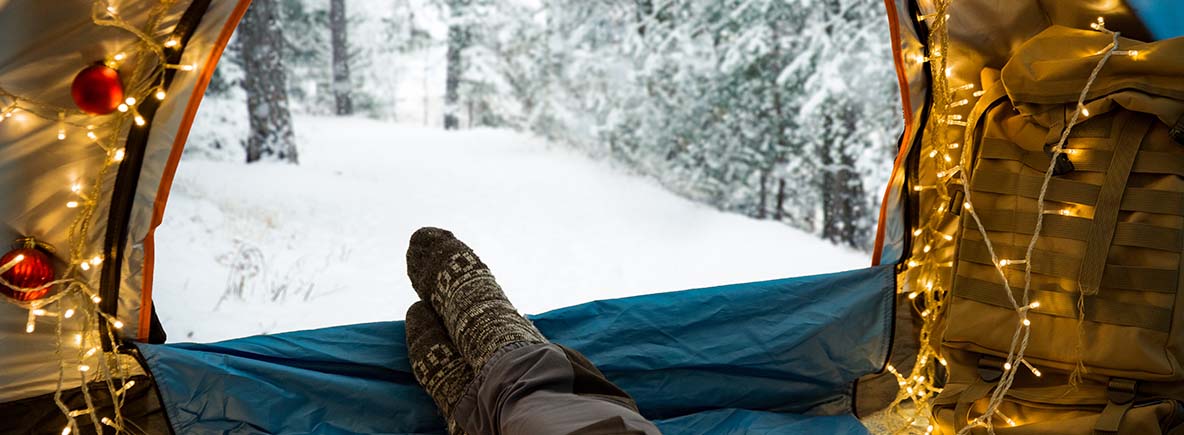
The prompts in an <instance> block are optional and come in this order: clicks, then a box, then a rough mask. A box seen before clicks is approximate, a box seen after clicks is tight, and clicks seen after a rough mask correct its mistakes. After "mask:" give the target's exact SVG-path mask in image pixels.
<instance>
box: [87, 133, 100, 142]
mask: <svg viewBox="0 0 1184 435" xmlns="http://www.w3.org/2000/svg"><path fill="white" fill-rule="evenodd" d="M86 137H89V138H90V140H98V139H99V137H98V136H96V135H95V132H93V131H88V132H86Z"/></svg>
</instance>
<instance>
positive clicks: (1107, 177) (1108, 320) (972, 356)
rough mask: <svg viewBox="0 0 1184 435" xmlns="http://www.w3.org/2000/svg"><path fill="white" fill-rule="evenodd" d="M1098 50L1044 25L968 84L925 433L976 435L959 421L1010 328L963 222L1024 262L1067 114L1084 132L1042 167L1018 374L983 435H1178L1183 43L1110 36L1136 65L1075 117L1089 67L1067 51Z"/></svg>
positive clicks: (1013, 319) (975, 428)
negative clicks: (947, 289) (941, 370)
mask: <svg viewBox="0 0 1184 435" xmlns="http://www.w3.org/2000/svg"><path fill="white" fill-rule="evenodd" d="M1110 38H1111V37H1110V36H1109V35H1106V34H1102V33H1101V32H1090V31H1083V30H1074V29H1068V28H1065V27H1056V26H1054V27H1051V28H1049V29H1047V30H1045V31H1044V32H1042V33H1040V34H1039V35H1037V36H1035V37H1033V38H1032V39H1030V40H1029V41H1027V42H1026V43H1025V44H1024V45H1023V46H1022V47H1021V48H1020V49H1019V50H1018V51H1017V52H1016V54H1015V55H1014V56H1013V57H1012V58H1011V59H1010V60H1009V61H1008V63H1007V65H1006V66H1004V67H1003V69H1002V70H1001V71H990V70H988V71H984V72H983V83H984V86H983V91H984V92H983V94H982V96H981V98H980V99H978V100H977V101H975V102H973V104H974V105H973V109H972V110H971V112H970V113H969V116H967V118H966V121H967V124H968V128H967V135H966V141H965V145H966V146H965V147H964V151H963V155H962V164H963V167H965V168H970V171H969V172H968V174H967V175H968V179H969V180H970V186H968V187H969V191H970V199H971V201H970V202H969V204H972V206H973V209H974V212H975V213H976V214H977V217H978V219H977V220H976V219H972V218H971V216H970V213H967V210H965V209H961V210H958V209H957V208H959V207H960V206H961V204H954V207H955V208H956V209H955V210H954V211H955V212H958V213H960V216H961V217H962V218H961V226H960V229H959V233H958V234H957V242H958V251H957V254H956V261H955V264H954V272H953V278H952V297H951V298H950V299H949V306H948V307H947V314H946V318H945V331H944V335H943V338H942V350H943V352H944V354H945V359H946V363H947V364H948V373H949V377H948V381H947V384H946V385H945V387H944V390H943V391H942V392H941V394H940V395H939V396H938V397H937V399H936V400H935V402H934V403H935V405H934V409H933V421H934V431H935V432H936V433H948V434H952V433H957V432H958V431H960V430H963V429H964V428H967V426H972V427H970V428H967V429H966V430H967V431H969V433H975V434H980V433H988V428H987V427H986V426H984V425H974V424H973V423H974V421H975V419H976V418H979V417H980V416H982V415H983V414H984V412H985V410H986V408H987V404H988V401H989V397H990V396H991V395H992V393H994V392H995V390H996V389H997V387H998V384H999V381H1000V378H1001V375H1002V374H1003V365H1004V363H1005V358H1006V357H1007V356H1008V350H1009V349H1010V348H1011V344H1012V340H1013V331H1014V330H1015V329H1016V328H1017V327H1019V316H1018V314H1017V311H1016V309H1014V308H1013V307H1014V306H1013V305H1012V302H1011V300H1010V299H1009V298H1008V297H1007V294H1006V290H1005V288H1004V286H1003V283H1002V278H1001V277H1000V275H999V273H998V271H997V270H996V269H995V267H994V264H995V263H994V262H993V258H992V256H991V252H990V251H989V250H988V244H987V243H986V242H985V241H984V239H983V236H982V232H983V231H980V228H979V223H978V222H981V226H982V230H985V232H986V233H987V234H988V235H989V238H990V241H991V245H992V247H993V249H994V253H995V254H996V256H995V257H994V259H996V260H1000V261H1001V263H1004V264H1006V263H1007V262H1006V261H1002V260H1006V259H1023V258H1025V253H1026V251H1027V248H1028V243H1029V241H1030V240H1031V237H1032V234H1033V232H1034V230H1035V225H1036V221H1037V219H1036V213H1037V199H1036V198H1038V197H1039V196H1040V193H1041V186H1042V185H1043V182H1044V177H1045V173H1046V170H1047V169H1048V168H1049V167H1050V163H1051V161H1050V159H1051V156H1052V155H1053V154H1052V153H1051V149H1052V147H1054V146H1055V145H1056V144H1057V143H1058V142H1059V141H1060V139H1061V135H1062V133H1063V131H1064V130H1065V128H1066V125H1067V124H1069V120H1070V118H1071V117H1072V116H1073V114H1074V112H1080V113H1081V115H1082V116H1083V118H1082V119H1083V120H1080V121H1079V122H1078V123H1077V124H1076V125H1075V126H1073V127H1072V129H1071V131H1070V134H1069V137H1068V140H1067V142H1066V145H1065V149H1066V154H1064V155H1063V156H1062V157H1061V158H1059V159H1058V161H1057V162H1056V163H1055V170H1054V171H1053V176H1052V177H1051V179H1050V180H1049V183H1048V187H1047V192H1046V194H1045V202H1044V208H1045V212H1044V218H1043V226H1042V229H1041V231H1040V237H1039V238H1038V239H1037V242H1036V245H1035V251H1034V252H1033V254H1032V256H1031V257H1030V258H1031V261H1030V262H1031V265H1030V266H1031V284H1030V286H1029V287H1028V289H1029V290H1028V298H1029V300H1030V301H1033V302H1037V304H1036V305H1037V306H1036V307H1034V308H1031V309H1030V310H1029V311H1028V312H1029V315H1028V319H1029V320H1030V322H1031V323H1030V333H1031V335H1030V338H1029V340H1028V344H1027V346H1026V351H1025V353H1024V360H1023V362H1024V367H1020V368H1019V369H1018V371H1017V372H1016V375H1015V378H1014V381H1013V383H1012V384H1011V386H1010V389H1008V390H1007V392H1006V395H1005V396H1003V401H1002V402H1001V404H1000V405H999V407H998V412H997V413H996V414H994V416H993V417H992V418H991V419H990V424H991V426H992V427H993V430H994V432H995V433H998V434H1094V433H1106V434H1140V435H1141V434H1161V433H1173V434H1175V433H1184V429H1181V427H1182V423H1184V406H1182V404H1184V301H1182V300H1181V295H1182V294H1184V292H1182V291H1181V285H1182V284H1184V281H1181V279H1180V270H1181V265H1182V263H1184V255H1181V253H1182V251H1184V40H1181V39H1179V38H1177V39H1171V40H1165V41H1159V42H1155V43H1140V42H1138V41H1132V40H1127V39H1122V41H1121V43H1120V47H1123V49H1124V50H1137V51H1133V52H1131V51H1128V52H1124V53H1123V55H1121V56H1114V57H1113V58H1112V59H1110V60H1109V63H1107V64H1106V65H1105V67H1104V68H1103V69H1102V70H1101V73H1100V74H1099V75H1098V76H1097V79H1096V81H1094V82H1093V83H1092V86H1091V87H1090V92H1089V93H1088V95H1087V98H1086V100H1085V101H1086V104H1085V106H1084V110H1082V109H1083V108H1081V107H1079V106H1078V105H1077V98H1078V95H1079V93H1080V92H1081V90H1082V89H1083V87H1085V84H1086V81H1087V80H1088V78H1089V76H1090V73H1091V71H1092V70H1093V69H1094V67H1095V66H1096V65H1097V63H1098V56H1082V54H1081V51H1082V49H1080V47H1095V46H1097V47H1101V46H1105V45H1106V43H1108V42H1109V40H1110ZM992 82H993V84H991V83H992ZM961 189H962V187H960V186H959V187H957V188H956V189H955V190H961ZM1011 262H1012V264H1008V265H1007V267H1004V270H1006V274H1007V275H1008V276H1007V279H1008V280H1009V282H1010V287H1011V289H1012V292H1013V293H1014V295H1015V298H1016V300H1022V296H1023V294H1022V293H1023V289H1024V279H1025V277H1024V269H1025V267H1026V266H1028V265H1027V264H1015V263H1016V262H1017V261H1016V260H1011ZM1019 262H1021V263H1022V260H1019ZM1079 296H1080V297H1079ZM1028 365H1030V367H1028ZM1079 365H1080V366H1079ZM1078 377H1079V378H1078ZM1071 378H1072V379H1071Z"/></svg>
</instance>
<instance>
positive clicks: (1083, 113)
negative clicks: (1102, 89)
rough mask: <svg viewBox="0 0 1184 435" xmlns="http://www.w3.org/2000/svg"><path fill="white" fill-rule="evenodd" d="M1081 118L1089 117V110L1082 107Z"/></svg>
mask: <svg viewBox="0 0 1184 435" xmlns="http://www.w3.org/2000/svg"><path fill="white" fill-rule="evenodd" d="M1081 116H1089V109H1086V108H1085V107H1082V108H1081Z"/></svg>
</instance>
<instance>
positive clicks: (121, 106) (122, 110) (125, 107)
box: [115, 103, 128, 112]
mask: <svg viewBox="0 0 1184 435" xmlns="http://www.w3.org/2000/svg"><path fill="white" fill-rule="evenodd" d="M115 108H116V109H118V110H119V111H120V112H127V109H128V107H127V104H122V103H121V104H120V105H119V106H116V107H115Z"/></svg>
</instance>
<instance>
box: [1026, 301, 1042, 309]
mask: <svg viewBox="0 0 1184 435" xmlns="http://www.w3.org/2000/svg"><path fill="white" fill-rule="evenodd" d="M1028 308H1031V309H1033V310H1034V309H1037V308H1040V301H1032V303H1030V304H1028Z"/></svg>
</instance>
